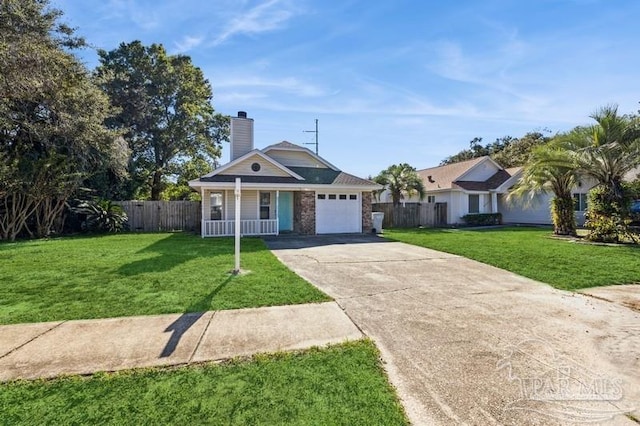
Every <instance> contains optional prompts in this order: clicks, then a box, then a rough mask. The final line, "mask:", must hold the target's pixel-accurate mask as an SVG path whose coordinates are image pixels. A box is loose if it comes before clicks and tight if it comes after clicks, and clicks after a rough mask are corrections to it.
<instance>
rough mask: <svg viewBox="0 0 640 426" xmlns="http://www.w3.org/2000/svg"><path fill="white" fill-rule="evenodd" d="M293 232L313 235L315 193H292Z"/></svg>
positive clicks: (314, 227) (314, 231)
mask: <svg viewBox="0 0 640 426" xmlns="http://www.w3.org/2000/svg"><path fill="white" fill-rule="evenodd" d="M369 205H371V203H369ZM293 231H294V232H297V233H298V234H302V235H315V233H316V193H315V192H314V191H296V192H294V193H293Z"/></svg>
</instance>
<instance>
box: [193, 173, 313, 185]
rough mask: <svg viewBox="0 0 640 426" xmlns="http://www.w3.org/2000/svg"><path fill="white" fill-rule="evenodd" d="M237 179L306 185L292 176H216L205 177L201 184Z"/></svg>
mask: <svg viewBox="0 0 640 426" xmlns="http://www.w3.org/2000/svg"><path fill="white" fill-rule="evenodd" d="M236 177H239V178H241V179H242V182H246V183H304V181H300V180H298V179H296V178H294V177H291V176H247V175H245V176H242V175H238V176H236V175H215V176H203V177H201V178H200V182H235V180H236Z"/></svg>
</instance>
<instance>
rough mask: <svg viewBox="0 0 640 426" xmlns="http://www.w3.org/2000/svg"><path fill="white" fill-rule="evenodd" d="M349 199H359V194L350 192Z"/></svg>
mask: <svg viewBox="0 0 640 426" xmlns="http://www.w3.org/2000/svg"><path fill="white" fill-rule="evenodd" d="M349 199H350V200H357V199H358V196H357V195H356V194H349Z"/></svg>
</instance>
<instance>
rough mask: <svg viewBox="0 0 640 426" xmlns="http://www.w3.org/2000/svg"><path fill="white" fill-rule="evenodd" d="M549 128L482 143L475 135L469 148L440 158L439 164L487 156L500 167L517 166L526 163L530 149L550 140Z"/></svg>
mask: <svg viewBox="0 0 640 426" xmlns="http://www.w3.org/2000/svg"><path fill="white" fill-rule="evenodd" d="M549 133H550V131H549V130H543V131H534V132H529V133H527V134H525V135H524V136H522V137H521V138H514V137H512V136H503V137H501V138H497V139H496V140H495V141H494V142H492V143H488V144H486V145H483V144H482V138H481V137H475V138H473V139H472V140H471V141H470V142H469V148H468V149H463V150H462V151H460V152H458V153H457V154H454V155H452V156H449V157H447V158H445V159H444V160H442V162H441V163H440V165H441V166H444V165H446V164H453V163H459V162H461V161H467V160H472V159H474V158H478V157H485V156H489V157H491V158H492V159H493V160H495V161H496V162H497V163H498V164H500V165H501V166H502V167H505V168H510V167H518V166H523V165H525V164H526V162H527V160H528V158H529V153H530V152H531V150H532V149H533V148H534V147H536V146H539V145H544V144H546V143H548V142H549V141H550V140H551V137H550V136H548V135H547V134H549Z"/></svg>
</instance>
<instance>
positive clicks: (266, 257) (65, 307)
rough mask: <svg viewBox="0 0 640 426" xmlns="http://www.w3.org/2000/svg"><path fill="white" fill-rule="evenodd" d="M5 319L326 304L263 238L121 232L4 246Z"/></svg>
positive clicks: (1, 306) (1, 320) (0, 318)
mask: <svg viewBox="0 0 640 426" xmlns="http://www.w3.org/2000/svg"><path fill="white" fill-rule="evenodd" d="M0 266H1V270H2V273H1V274H0V324H15V323H23V322H39V321H55V320H69V319H88V318H107V317H118V316H129V315H151V314H164V313H178V312H200V311H207V310H218V309H236V308H247V307H257V306H272V305H287V304H296V303H306V302H321V301H326V300H329V298H328V297H327V296H326V295H324V294H323V293H322V292H320V291H319V290H318V289H316V288H315V287H313V286H312V285H311V284H309V283H307V282H306V281H304V280H303V279H302V278H300V277H299V276H297V275H296V274H294V273H293V272H291V271H290V270H289V269H288V268H286V267H285V266H284V265H282V263H280V262H279V261H278V260H277V259H276V257H275V256H273V255H272V254H271V252H270V251H269V250H267V248H266V247H265V245H264V243H263V242H262V240H260V239H257V238H243V239H242V256H241V268H242V269H243V270H248V271H249V272H248V273H247V274H244V275H240V276H232V275H230V274H229V271H230V270H231V269H233V266H234V255H233V239H231V238H225V239H219V238H205V239H202V238H200V237H198V236H195V235H190V234H181V233H172V234H170V233H163V234H119V235H108V236H94V237H74V238H59V239H52V240H38V241H27V242H17V243H0Z"/></svg>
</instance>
